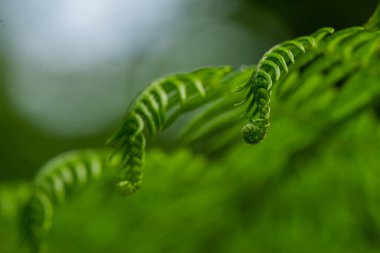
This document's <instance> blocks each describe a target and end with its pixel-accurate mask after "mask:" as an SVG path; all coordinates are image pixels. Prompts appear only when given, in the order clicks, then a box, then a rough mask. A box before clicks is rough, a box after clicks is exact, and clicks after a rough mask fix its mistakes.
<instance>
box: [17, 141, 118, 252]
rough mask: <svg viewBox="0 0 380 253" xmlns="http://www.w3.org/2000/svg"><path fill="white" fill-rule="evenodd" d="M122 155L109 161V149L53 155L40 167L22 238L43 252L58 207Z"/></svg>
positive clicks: (24, 216)
mask: <svg viewBox="0 0 380 253" xmlns="http://www.w3.org/2000/svg"><path fill="white" fill-rule="evenodd" d="M119 163H120V157H118V156H115V157H114V159H113V160H112V161H109V150H106V149H101V150H80V151H71V152H68V153H64V154H61V155H59V156H57V157H55V158H53V159H52V160H51V161H50V162H48V163H47V164H46V165H45V166H43V168H42V169H41V170H40V173H39V174H38V175H37V177H36V179H35V181H34V188H33V189H32V194H31V196H30V198H29V200H28V202H27V203H26V206H25V207H24V209H23V211H22V215H21V222H20V226H21V231H22V239H23V240H24V241H25V242H27V244H28V245H29V246H30V248H31V251H32V252H41V250H42V243H43V241H44V239H45V237H46V236H47V234H48V232H49V230H50V228H51V226H52V219H53V214H54V208H55V207H56V206H57V205H59V204H62V203H63V202H64V201H65V200H66V199H67V198H68V197H70V196H72V195H73V194H74V193H77V192H78V190H80V189H81V188H83V187H85V186H87V185H88V184H90V183H91V182H94V181H98V180H99V179H100V178H101V177H102V175H103V173H104V172H106V170H115V169H116V167H117V166H118V164H119Z"/></svg>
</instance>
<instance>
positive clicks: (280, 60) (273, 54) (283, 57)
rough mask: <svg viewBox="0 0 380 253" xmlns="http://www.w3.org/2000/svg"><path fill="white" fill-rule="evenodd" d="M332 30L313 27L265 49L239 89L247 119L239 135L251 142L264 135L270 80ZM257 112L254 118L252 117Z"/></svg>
mask: <svg viewBox="0 0 380 253" xmlns="http://www.w3.org/2000/svg"><path fill="white" fill-rule="evenodd" d="M333 32H334V29H333V28H330V27H327V28H322V29H319V30H318V31H316V32H315V33H314V34H312V35H310V36H303V37H299V38H296V39H294V40H290V41H286V42H283V43H281V44H278V45H276V46H274V47H273V48H271V49H270V50H269V51H268V52H266V53H265V54H264V55H263V57H262V58H261V59H260V61H259V63H258V64H257V66H256V68H255V69H254V71H253V73H252V75H251V78H250V79H249V80H248V81H247V83H246V85H245V86H243V87H242V88H241V89H240V90H244V89H249V91H248V93H247V95H246V98H245V99H244V100H243V102H242V103H245V102H248V101H249V100H250V102H249V105H248V107H247V109H246V112H245V113H244V114H243V117H245V118H247V119H248V120H249V122H250V123H248V124H247V125H245V126H244V127H243V128H242V130H241V133H242V136H243V139H244V140H245V141H246V142H248V143H251V144H255V143H258V142H260V141H261V140H262V139H264V138H265V136H266V134H267V131H268V129H269V125H270V123H269V117H270V107H269V102H270V97H271V90H272V86H273V84H274V82H276V81H277V80H278V79H279V78H280V77H281V75H282V74H283V72H285V73H287V72H288V69H289V66H290V65H291V64H294V63H295V60H296V59H297V58H298V57H299V56H300V55H302V54H304V53H307V52H309V51H310V50H312V49H315V48H316V47H317V46H318V44H319V42H320V41H321V40H323V39H324V38H325V37H326V36H327V35H330V34H332V33H333ZM256 115H258V118H256V119H254V117H255V116H256Z"/></svg>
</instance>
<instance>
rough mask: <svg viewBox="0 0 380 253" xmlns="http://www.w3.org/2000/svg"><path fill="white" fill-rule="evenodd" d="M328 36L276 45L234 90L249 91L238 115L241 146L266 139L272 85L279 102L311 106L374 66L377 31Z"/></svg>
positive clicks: (331, 97)
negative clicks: (244, 121) (243, 109)
mask: <svg viewBox="0 0 380 253" xmlns="http://www.w3.org/2000/svg"><path fill="white" fill-rule="evenodd" d="M333 31H334V30H333V29H332V28H322V29H320V30H318V31H317V32H316V33H314V34H312V35H310V36H307V37H300V38H297V39H295V40H291V41H287V42H284V43H281V44H279V45H277V46H275V47H273V48H272V49H270V50H269V51H268V52H267V53H265V54H264V56H263V57H262V58H261V60H260V61H259V63H258V65H257V67H256V68H255V69H254V70H253V73H252V75H251V78H250V79H249V80H248V81H247V82H246V84H245V85H244V86H242V87H241V88H239V90H240V91H241V90H244V89H248V93H247V95H246V97H245V99H244V100H243V102H242V103H245V102H248V101H249V104H248V107H247V109H246V112H245V113H244V114H243V116H244V117H245V118H247V119H248V121H249V123H247V124H246V125H245V126H244V127H243V128H242V130H241V134H242V137H243V139H244V140H245V141H246V142H248V143H251V144H255V143H258V142H260V141H261V140H263V139H264V138H265V137H266V135H267V132H268V129H269V126H270V121H269V119H270V105H269V104H270V100H271V94H272V89H273V86H274V84H277V83H279V84H278V86H279V89H278V93H279V94H280V97H281V98H282V99H284V100H287V99H288V98H289V97H297V93H299V96H298V98H300V99H299V101H298V102H297V105H298V106H301V105H302V106H303V107H304V105H305V104H308V103H309V104H310V98H311V97H317V96H318V95H319V96H321V97H323V96H322V94H323V93H324V94H327V93H329V95H328V96H329V98H328V100H330V102H332V101H333V100H334V96H335V95H334V94H335V93H336V91H332V89H333V88H335V89H336V88H338V87H340V86H341V85H342V84H343V83H346V82H347V81H348V80H349V76H350V75H352V73H355V71H357V70H359V69H363V68H367V67H370V68H372V67H373V66H375V64H374V62H373V61H377V59H375V58H376V57H377V52H376V50H378V46H379V43H380V40H379V38H380V37H379V36H380V33H379V31H377V30H374V29H371V30H369V29H365V28H364V27H351V28H347V29H343V30H340V31H337V32H335V33H333ZM290 65H291V69H290ZM370 65H371V66H370ZM284 72H285V75H284ZM288 72H289V74H288ZM280 77H284V78H281V79H280ZM301 84H302V85H301ZM276 86H277V85H276ZM323 98H324V103H325V104H329V102H327V100H326V99H325V97H323ZM293 101H294V99H293ZM288 103H289V102H288Z"/></svg>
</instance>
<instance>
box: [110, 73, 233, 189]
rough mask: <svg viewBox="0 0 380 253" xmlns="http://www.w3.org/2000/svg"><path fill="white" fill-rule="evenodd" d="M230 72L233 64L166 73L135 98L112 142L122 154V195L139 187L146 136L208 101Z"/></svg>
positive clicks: (118, 185) (154, 134) (152, 136)
mask: <svg viewBox="0 0 380 253" xmlns="http://www.w3.org/2000/svg"><path fill="white" fill-rule="evenodd" d="M231 71H232V68H231V67H229V66H223V67H215V68H211V67H210V68H203V69H199V70H196V71H193V72H190V73H187V74H176V75H170V76H166V77H163V78H160V79H158V80H156V81H154V82H153V83H152V84H151V85H150V86H149V87H148V88H146V89H145V90H144V91H143V92H142V93H141V94H140V95H139V96H138V97H137V98H136V99H135V101H134V102H133V103H132V105H131V106H130V108H129V109H128V113H127V116H126V119H125V120H124V123H123V125H122V126H121V128H120V129H119V131H118V132H117V133H116V134H115V135H114V136H113V137H112V138H111V139H110V141H109V144H110V146H111V147H113V148H114V149H115V150H116V152H121V153H122V156H123V158H122V164H123V169H122V171H121V176H120V181H119V183H118V184H117V189H118V191H119V192H120V193H121V194H123V195H130V194H132V193H134V192H135V191H136V190H137V189H139V187H140V184H141V179H142V167H143V163H144V155H145V145H146V141H147V139H148V138H149V139H152V138H154V137H155V136H156V134H157V132H158V131H160V130H163V129H164V128H165V127H168V126H169V125H170V124H171V123H172V122H173V121H174V119H176V118H177V117H178V116H179V115H180V114H182V113H185V112H187V111H189V110H192V109H195V108H198V107H200V106H201V105H203V104H204V103H207V101H209V100H210V99H211V98H212V97H213V95H212V94H213V93H215V91H216V90H218V89H220V86H221V85H220V84H221V82H222V79H223V78H224V77H225V76H226V75H227V74H228V73H229V72H231Z"/></svg>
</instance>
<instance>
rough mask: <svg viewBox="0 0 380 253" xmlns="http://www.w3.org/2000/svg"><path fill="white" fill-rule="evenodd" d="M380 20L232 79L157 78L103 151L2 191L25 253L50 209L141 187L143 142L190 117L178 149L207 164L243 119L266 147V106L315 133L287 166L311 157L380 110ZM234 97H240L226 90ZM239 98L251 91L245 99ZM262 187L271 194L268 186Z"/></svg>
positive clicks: (221, 72) (218, 72)
mask: <svg viewBox="0 0 380 253" xmlns="http://www.w3.org/2000/svg"><path fill="white" fill-rule="evenodd" d="M379 13H380V5H379V7H378V8H377V9H376V11H375V13H374V15H373V16H372V17H371V18H370V19H369V21H368V22H367V23H366V24H365V25H364V26H363V27H353V28H347V29H343V30H340V31H336V32H333V29H332V28H322V29H320V30H318V31H317V32H315V33H314V34H312V35H310V36H305V37H299V38H296V39H294V40H290V41H287V42H284V43H280V44H278V45H276V46H274V47H273V48H272V49H270V50H269V51H268V52H266V53H265V54H264V56H263V57H262V58H261V60H260V61H259V62H258V64H257V65H256V66H253V67H245V68H242V69H241V70H236V71H234V72H233V70H232V67H229V66H223V67H209V68H203V69H200V70H196V71H193V72H190V73H184V74H175V75H170V76H166V77H163V78H161V79H158V80H156V81H154V82H153V83H152V84H151V85H150V86H149V87H148V88H147V89H145V90H144V91H143V92H142V93H141V94H140V95H139V96H138V97H137V98H136V99H135V100H134V102H133V103H132V104H131V106H130V107H129V109H128V112H127V115H126V118H125V120H124V122H123V124H122V126H121V127H120V129H119V130H118V131H117V133H116V134H115V135H114V136H113V137H111V139H110V141H109V149H104V150H86V151H76V152H70V153H68V154H63V155H60V156H58V157H57V158H55V159H53V160H52V161H51V162H49V163H48V164H46V166H44V167H43V168H42V169H41V171H40V173H39V174H38V175H37V177H36V179H35V181H34V183H33V184H32V186H29V185H28V186H27V188H26V189H28V190H26V191H25V190H22V191H21V190H20V191H19V190H16V191H14V193H13V191H11V190H9V189H8V188H6V191H7V192H12V193H11V195H9V194H8V195H6V194H5V193H2V192H4V190H0V201H2V200H3V199H4V198H9V196H14V197H11V199H13V200H14V203H16V204H15V205H14V206H15V208H12V210H15V212H18V211H16V209H19V207H20V206H21V205H22V204H19V202H24V204H25V206H24V207H23V208H20V209H22V212H21V222H20V225H21V230H22V231H23V233H22V234H23V239H25V240H26V241H27V242H28V244H29V245H30V248H31V250H32V252H40V251H41V250H42V249H43V247H42V246H41V242H43V241H44V240H45V238H46V236H47V233H48V232H49V230H50V227H51V224H52V217H53V212H54V209H55V207H56V206H57V204H62V203H63V202H64V200H65V199H66V198H67V197H70V196H75V195H77V193H78V191H80V190H81V188H85V187H86V186H87V185H88V184H89V183H91V182H92V181H102V180H105V179H106V182H108V180H111V181H112V182H113V181H116V189H117V190H118V191H119V192H120V193H121V194H123V195H132V194H133V193H135V192H136V191H137V190H138V189H139V188H140V187H141V180H142V168H143V165H144V159H145V158H144V157H145V148H146V142H147V140H148V141H149V140H152V139H153V138H154V137H155V136H156V135H157V133H158V132H159V131H163V130H165V129H166V128H168V127H169V126H170V125H171V124H173V123H174V122H175V121H176V120H177V118H179V117H180V116H184V115H185V114H186V113H188V112H190V111H194V113H193V115H190V117H191V116H193V118H192V119H190V120H189V122H188V123H187V124H186V125H185V126H183V128H182V132H181V135H180V138H179V142H180V143H181V144H182V145H183V146H187V147H189V148H190V149H193V150H194V152H195V151H200V153H202V154H206V156H207V157H210V159H212V158H213V157H217V154H220V153H228V151H229V150H232V149H233V147H234V145H236V144H237V143H239V134H237V133H238V131H236V130H237V129H238V128H240V127H241V125H242V124H244V119H247V120H248V121H249V123H248V124H246V125H245V126H243V128H242V130H241V134H242V136H243V139H244V140H245V141H246V142H248V143H251V144H256V143H258V142H260V141H261V140H263V139H264V138H265V137H266V135H267V131H268V129H269V125H270V122H269V119H270V112H271V108H270V105H269V103H270V102H273V107H274V108H275V109H278V112H279V113H284V114H285V115H286V114H295V115H297V117H298V118H300V119H302V120H303V121H304V122H306V123H308V124H313V125H315V126H316V127H315V129H314V130H313V133H312V134H310V136H311V137H309V139H308V140H307V141H306V140H305V143H298V145H299V146H298V147H297V148H296V149H295V150H293V151H292V152H291V154H290V155H289V158H288V160H287V161H286V162H285V163H287V164H289V165H291V166H293V165H294V164H297V163H299V159H305V156H304V153H305V151H306V152H308V153H311V154H313V151H314V150H315V149H318V148H320V147H321V139H323V140H326V139H328V138H330V137H331V136H332V135H333V134H334V133H335V132H336V131H338V130H340V129H342V127H343V126H345V125H347V124H350V123H351V122H352V120H353V119H357V118H358V117H359V116H360V115H361V113H363V112H367V111H368V110H372V109H376V108H377V107H378V106H379V104H378V100H379V97H380V87H379V85H378V80H379V78H380V75H379V74H380V71H379V67H378V66H379V65H378V64H379V62H380V53H379V47H380V31H379V30H378V29H379V27H378V26H379V20H380V14H379ZM363 83H365V87H363ZM236 87H237V88H236ZM274 87H277V88H276V89H274ZM233 89H235V90H236V91H238V92H236V93H233V92H231V90H233ZM244 90H248V93H247V94H246V95H245V97H244V94H242V92H241V91H244ZM272 90H273V92H275V95H276V96H274V98H273V100H274V101H271V99H272V97H271V96H272ZM241 100H243V102H241V103H238V102H239V101H241ZM245 102H249V104H248V107H247V108H246V110H245V113H243V116H242V117H239V115H241V114H242V109H241V107H239V106H235V105H236V104H237V105H241V104H244V103H245ZM273 111H274V112H275V111H276V110H273ZM305 131H306V130H305ZM326 142H327V141H326ZM323 144H325V142H324V143H323ZM244 148H245V149H249V147H244ZM110 154H111V155H110ZM300 157H301V158H300ZM279 159H280V158H279ZM284 159H285V158H284ZM289 167H290V166H289ZM294 167H297V166H294ZM107 171H110V172H111V173H110V174H111V175H113V177H112V176H111V179H110V177H103V176H102V175H103V174H104V173H105V172H107ZM115 175H116V176H115ZM283 177H286V176H283ZM282 179H283V178H282V177H281V176H280V177H279V179H276V180H279V181H281V180H282ZM268 182H269V183H268V186H273V185H275V184H274V183H273V182H272V181H268ZM275 182H277V181H275ZM21 187H22V189H25V188H24V187H25V186H21ZM18 192H22V193H20V194H19V193H18ZM258 195H260V194H258ZM4 196H7V197H4ZM8 213H9V212H8ZM13 216H14V215H4V217H5V218H12V217H13Z"/></svg>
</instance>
